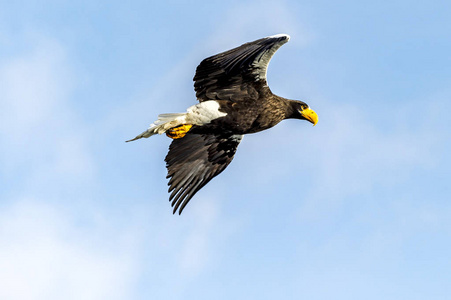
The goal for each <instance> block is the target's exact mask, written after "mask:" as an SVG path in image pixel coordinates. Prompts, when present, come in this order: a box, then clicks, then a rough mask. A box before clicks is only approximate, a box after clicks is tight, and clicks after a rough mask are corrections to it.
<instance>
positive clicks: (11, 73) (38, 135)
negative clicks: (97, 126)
mask: <svg viewBox="0 0 451 300" xmlns="http://www.w3.org/2000/svg"><path fill="white" fill-rule="evenodd" d="M22 38H23V37H22ZM28 38H29V39H30V40H27V44H28V43H29V44H31V47H30V48H29V49H27V51H24V52H18V54H17V55H15V56H14V57H12V58H11V59H9V60H8V61H4V62H2V63H1V64H0V80H1V81H2V89H1V90H0V98H1V99H2V101H1V109H0V120H1V121H0V135H1V137H2V152H3V155H2V158H1V160H0V163H1V164H2V166H3V168H2V169H3V170H4V171H6V172H9V173H10V174H15V175H16V176H21V177H22V178H23V183H24V184H28V183H30V184H37V183H38V182H41V184H42V183H43V182H42V181H43V179H44V178H45V179H46V180H47V181H49V180H51V178H53V180H55V179H56V178H58V179H59V180H58V181H61V179H62V178H66V179H68V180H74V179H75V178H79V179H80V178H85V179H87V178H89V177H90V176H92V173H93V171H94V169H95V167H94V163H93V161H92V157H91V155H90V153H89V151H90V150H89V147H88V145H87V140H86V136H85V132H86V128H85V127H84V124H82V123H81V122H80V120H79V118H78V116H76V115H75V114H74V113H73V107H72V105H71V104H70V94H71V91H72V89H73V86H74V84H75V79H74V77H73V76H72V74H71V69H70V68H71V67H70V64H69V63H68V61H67V58H66V54H65V50H64V48H63V47H62V46H61V44H60V43H58V42H57V41H56V40H54V39H50V38H47V37H42V36H33V37H31V38H30V37H28ZM17 40H18V42H19V40H21V37H17ZM62 175H64V177H62ZM91 178H92V177H91ZM47 184H48V183H47Z"/></svg>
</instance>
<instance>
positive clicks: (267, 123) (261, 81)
mask: <svg viewBox="0 0 451 300" xmlns="http://www.w3.org/2000/svg"><path fill="white" fill-rule="evenodd" d="M288 40H289V36H288V35H275V36H270V37H267V38H263V39H259V40H256V41H254V42H250V43H246V44H244V45H241V46H240V47H237V48H234V49H231V50H229V51H226V52H223V53H220V54H217V55H214V56H212V57H209V58H206V59H204V60H203V61H202V62H201V63H200V65H199V66H198V67H197V69H196V74H195V76H194V89H195V91H196V97H197V99H198V100H199V102H200V103H198V104H196V105H193V106H191V107H189V108H188V110H187V112H186V113H177V114H162V115H159V117H158V120H157V121H155V122H154V123H153V124H152V125H151V126H150V128H149V129H148V130H146V131H144V132H143V133H141V134H140V135H138V136H137V137H135V138H134V139H132V140H130V141H133V140H136V139H139V138H142V137H149V136H152V135H154V134H157V133H158V134H162V133H166V134H167V135H168V136H169V137H171V138H173V141H172V143H171V145H170V147H169V153H168V155H167V156H166V159H165V161H166V166H167V169H168V176H167V178H170V180H169V183H168V185H169V192H172V193H171V195H170V198H169V200H170V201H172V205H173V206H174V213H175V212H176V211H177V209H179V208H180V209H179V214H180V213H181V212H182V210H183V208H184V207H185V206H186V204H187V203H188V202H189V200H190V199H191V198H192V197H193V196H194V194H195V193H196V192H197V191H198V190H199V189H201V188H202V187H203V186H204V185H205V184H207V183H208V182H209V181H210V180H211V179H212V178H213V177H215V176H216V175H218V174H219V173H221V172H222V171H223V170H224V169H225V168H226V167H227V166H228V164H229V163H230V162H231V161H232V159H233V156H234V155H235V152H236V149H237V147H238V145H239V143H240V142H241V140H242V138H243V135H244V134H249V133H255V132H259V131H262V130H265V129H268V128H271V127H273V126H275V125H276V124H278V123H279V122H280V121H282V120H284V119H289V118H297V119H305V120H308V121H310V122H312V123H313V124H316V122H317V121H318V117H317V115H316V113H315V112H314V111H313V110H311V109H310V108H309V106H308V105H307V104H306V103H304V102H302V101H295V100H289V99H285V98H282V97H279V96H277V95H274V94H273V93H272V92H271V90H270V89H269V87H268V84H267V81H266V70H267V67H268V63H269V61H270V59H271V57H272V56H273V54H274V53H275V52H276V51H277V49H279V48H280V47H281V46H282V45H283V44H285V43H286V42H288Z"/></svg>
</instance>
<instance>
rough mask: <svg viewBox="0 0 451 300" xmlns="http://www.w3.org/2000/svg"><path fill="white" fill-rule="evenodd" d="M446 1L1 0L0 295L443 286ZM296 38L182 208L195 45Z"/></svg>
mask: <svg viewBox="0 0 451 300" xmlns="http://www.w3.org/2000/svg"><path fill="white" fill-rule="evenodd" d="M450 13H451V4H450V3H446V1H415V2H411V1H390V2H388V1H384V2H380V1H379V2H374V1H373V2H362V1H341V2H336V1H289V0H285V1H189V2H188V1H186V2H180V1H165V2H164V3H163V2H161V1H158V2H156V1H128V2H123V1H109V2H108V4H105V3H102V2H99V1H76V2H63V1H31V0H28V1H14V2H12V1H1V2H0V146H1V156H0V166H1V168H0V182H1V189H0V298H1V299H448V297H449V295H450V293H451V288H450V285H449V282H451V275H450V274H451V273H450V272H449V270H450V269H451V260H450V255H449V253H451V204H450V198H451V190H450V185H449V176H450V175H449V172H450V171H449V170H450V169H451V162H450V159H449V153H450V150H451V149H450V148H451V142H450V141H451V140H450V137H451V136H450V129H451V127H450V125H451V121H450V118H449V116H448V112H449V111H450V109H451V103H450V99H451V71H450V70H451V59H450V57H451V56H450V53H451V38H450V34H449V33H450V32H451V21H450V19H449V15H450ZM278 33H287V34H290V36H291V40H290V42H289V43H288V44H286V45H284V46H283V47H282V48H281V49H280V50H279V51H278V52H277V54H276V55H275V56H274V58H273V60H272V61H271V64H270V67H269V70H268V80H269V84H270V86H271V88H272V90H273V92H275V93H276V94H279V95H281V96H284V97H287V98H293V99H300V100H303V101H305V102H307V103H308V104H310V106H311V107H312V108H313V109H314V110H315V111H316V112H317V113H318V115H319V123H318V125H317V126H315V127H312V126H310V125H309V123H307V122H300V121H295V120H288V121H284V122H282V123H281V124H279V125H278V126H277V127H275V128H273V129H271V130H268V131H266V132H262V133H259V134H255V135H250V136H246V137H245V138H244V140H243V142H242V143H241V145H240V146H239V149H238V152H237V155H236V157H235V159H234V161H233V163H232V164H231V165H230V166H229V167H228V169H227V170H226V171H225V172H224V173H223V174H221V175H220V176H219V177H217V178H215V179H214V180H213V181H212V182H210V183H209V184H208V185H207V186H206V187H205V188H203V189H202V190H201V191H200V192H199V193H198V194H197V195H196V196H195V198H194V199H193V200H192V201H191V202H190V204H189V205H188V206H187V207H186V209H185V210H184V213H183V214H182V215H181V216H178V215H176V216H173V215H172V209H171V208H170V205H169V202H168V195H167V193H166V191H167V186H166V184H167V181H166V179H165V176H166V170H165V164H164V161H163V159H164V156H165V155H166V152H167V147H168V145H169V143H170V140H169V139H167V138H166V137H164V136H158V137H152V138H150V139H146V140H140V141H137V142H133V143H127V144H126V143H124V141H125V140H127V139H130V138H132V137H134V136H135V135H136V134H138V133H140V132H141V131H142V130H144V129H145V128H147V126H148V125H149V124H150V123H151V122H152V121H154V120H155V118H156V116H157V115H158V114H159V113H166V112H183V111H184V110H185V109H186V108H187V107H188V106H191V105H193V104H195V103H196V100H195V95H194V91H193V88H192V77H193V75H194V70H195V68H196V66H197V64H198V63H199V62H200V61H201V60H202V59H203V58H205V57H207V56H210V55H212V54H215V53H218V52H221V51H223V50H227V49H230V48H232V47H235V46H238V45H240V44H242V43H244V42H247V41H251V40H254V39H257V38H260V37H264V36H268V35H273V34H278Z"/></svg>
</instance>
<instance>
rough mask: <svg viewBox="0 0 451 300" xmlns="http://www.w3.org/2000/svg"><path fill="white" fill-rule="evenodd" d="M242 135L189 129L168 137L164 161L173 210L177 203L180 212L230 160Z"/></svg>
mask: <svg viewBox="0 0 451 300" xmlns="http://www.w3.org/2000/svg"><path fill="white" fill-rule="evenodd" d="M242 137H243V136H242V135H231V136H221V135H212V134H209V135H207V134H193V133H189V134H187V135H186V136H185V137H183V138H181V139H175V140H173V141H172V143H171V145H170V146H169V153H168V155H167V156H166V158H165V161H166V167H167V169H168V175H167V177H166V178H170V180H169V183H168V185H169V192H171V191H172V193H171V196H170V197H169V201H172V206H173V207H174V213H175V212H176V211H177V209H178V208H179V207H180V209H179V214H181V213H182V211H183V209H184V208H185V206H186V204H188V202H189V200H191V198H192V197H193V196H194V194H196V193H197V191H199V190H200V189H201V188H202V187H203V186H204V185H206V184H207V183H208V182H209V181H210V180H211V179H212V178H213V177H215V176H216V175H218V174H219V173H221V172H222V171H223V170H224V169H225V168H226V167H227V166H228V165H229V164H230V162H231V161H232V159H233V156H234V155H235V152H236V149H237V147H238V144H239V143H240V142H241V139H242Z"/></svg>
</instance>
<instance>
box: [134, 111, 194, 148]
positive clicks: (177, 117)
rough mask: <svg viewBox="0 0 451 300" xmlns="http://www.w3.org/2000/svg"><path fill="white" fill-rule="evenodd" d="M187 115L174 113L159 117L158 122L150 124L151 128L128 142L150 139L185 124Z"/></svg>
mask: <svg viewBox="0 0 451 300" xmlns="http://www.w3.org/2000/svg"><path fill="white" fill-rule="evenodd" d="M186 114H187V113H173V114H161V115H158V120H156V121H155V122H153V123H152V124H150V127H149V128H148V129H147V130H146V131H144V132H142V133H141V134H139V135H137V136H136V137H135V138H133V139H131V140H128V141H126V142H131V141H136V140H139V139H140V138H148V137H151V136H152V135H155V134H162V133H165V132H166V130H168V129H170V128H173V127H176V126H179V125H182V124H184V123H185V116H186Z"/></svg>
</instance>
